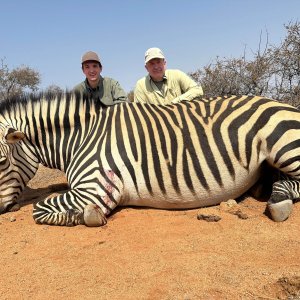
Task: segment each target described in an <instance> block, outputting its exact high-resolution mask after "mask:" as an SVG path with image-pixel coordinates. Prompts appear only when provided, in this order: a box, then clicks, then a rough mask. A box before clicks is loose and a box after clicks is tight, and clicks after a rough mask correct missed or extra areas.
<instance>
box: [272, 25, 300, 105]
mask: <svg viewBox="0 0 300 300" xmlns="http://www.w3.org/2000/svg"><path fill="white" fill-rule="evenodd" d="M285 28H286V30H287V36H286V38H285V39H284V41H283V42H282V43H281V45H279V46H277V47H276V46H273V47H272V52H273V62H272V65H273V82H274V85H273V86H272V90H271V93H272V94H273V95H274V96H275V97H277V99H279V100H282V101H284V102H288V103H290V104H292V105H296V106H299V105H300V23H299V22H296V23H294V24H292V23H289V24H288V25H285Z"/></svg>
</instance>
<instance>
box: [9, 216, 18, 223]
mask: <svg viewBox="0 0 300 300" xmlns="http://www.w3.org/2000/svg"><path fill="white" fill-rule="evenodd" d="M16 220H17V219H16V218H15V217H10V218H9V221H10V222H15V221H16Z"/></svg>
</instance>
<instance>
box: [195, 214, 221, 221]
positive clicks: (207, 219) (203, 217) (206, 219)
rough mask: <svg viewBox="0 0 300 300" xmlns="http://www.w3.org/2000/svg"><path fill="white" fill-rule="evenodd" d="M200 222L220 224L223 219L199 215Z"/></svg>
mask: <svg viewBox="0 0 300 300" xmlns="http://www.w3.org/2000/svg"><path fill="white" fill-rule="evenodd" d="M197 219H198V220H204V221H206V222H218V221H220V220H221V217H219V216H216V215H204V214H198V215H197Z"/></svg>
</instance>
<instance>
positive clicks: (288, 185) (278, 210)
mask: <svg viewBox="0 0 300 300" xmlns="http://www.w3.org/2000/svg"><path fill="white" fill-rule="evenodd" d="M299 192H300V182H299V181H297V180H280V181H276V182H275V183H274V184H273V189H272V194H271V197H270V199H269V201H268V209H269V211H270V213H271V216H272V219H273V220H274V221H275V222H282V221H285V220H286V219H287V218H288V217H289V216H290V214H291V212H292V209H293V200H295V199H298V198H299V197H300V193H299Z"/></svg>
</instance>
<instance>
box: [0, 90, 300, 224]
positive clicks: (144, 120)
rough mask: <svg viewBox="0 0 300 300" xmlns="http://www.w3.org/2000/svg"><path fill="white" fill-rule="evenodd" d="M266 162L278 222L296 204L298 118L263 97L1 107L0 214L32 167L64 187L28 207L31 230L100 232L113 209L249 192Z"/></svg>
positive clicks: (40, 99) (51, 98)
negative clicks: (59, 178) (272, 172)
mask: <svg viewBox="0 0 300 300" xmlns="http://www.w3.org/2000/svg"><path fill="white" fill-rule="evenodd" d="M264 163H267V164H269V165H270V166H272V167H274V168H275V169H277V170H279V171H280V172H281V173H282V174H284V175H285V176H286V179H284V180H279V181H277V182H275V183H274V185H273V190H272V194H271V196H270V199H269V200H268V203H267V207H268V209H269V211H270V214H271V217H272V219H273V220H274V221H276V222H281V221H284V220H286V219H287V218H288V217H289V216H290V214H291V212H292V205H293V200H296V199H298V198H299V191H300V188H299V180H300V112H299V110H297V109H296V108H294V107H292V106H289V105H287V104H283V103H280V102H277V101H275V100H271V99H268V98H265V97H260V96H220V97H215V98H212V99H199V100H193V101H182V102H180V103H178V104H174V105H166V106H162V105H152V104H141V103H123V104H118V105H115V106H110V107H101V106H99V105H98V104H95V103H94V102H93V101H92V99H89V98H88V97H87V96H85V95H82V94H74V93H70V92H64V93H61V94H56V95H48V94H43V93H41V94H31V95H26V96H23V97H21V98H15V99H10V100H3V101H2V102H1V103H0V213H4V212H7V211H10V210H11V209H13V208H16V205H17V204H18V198H19V196H20V194H21V193H22V191H23V190H24V188H25V187H26V184H27V183H28V181H29V180H30V179H31V178H33V177H34V175H35V173H36V171H37V169H38V166H39V164H42V165H44V166H47V167H50V168H56V169H60V170H62V171H63V172H65V174H66V177H67V180H68V183H69V187H70V188H69V190H68V191H66V192H65V193H63V194H60V195H56V196H54V197H50V198H47V199H45V200H43V201H39V202H37V203H36V204H34V207H33V218H34V220H35V222H36V223H37V224H49V225H64V226H75V225H86V226H101V225H104V224H106V223H107V217H108V216H109V214H110V213H111V212H112V211H113V210H114V209H115V208H116V207H117V206H147V207H154V208H160V209H192V208H200V207H205V206H211V205H217V204H219V203H221V202H222V201H226V200H228V199H235V198H237V197H239V196H241V195H242V194H243V193H245V192H246V191H247V190H248V189H249V188H251V187H252V186H253V185H254V184H255V182H257V180H258V179H259V177H260V174H261V170H262V166H263V164H264Z"/></svg>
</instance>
